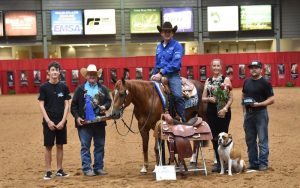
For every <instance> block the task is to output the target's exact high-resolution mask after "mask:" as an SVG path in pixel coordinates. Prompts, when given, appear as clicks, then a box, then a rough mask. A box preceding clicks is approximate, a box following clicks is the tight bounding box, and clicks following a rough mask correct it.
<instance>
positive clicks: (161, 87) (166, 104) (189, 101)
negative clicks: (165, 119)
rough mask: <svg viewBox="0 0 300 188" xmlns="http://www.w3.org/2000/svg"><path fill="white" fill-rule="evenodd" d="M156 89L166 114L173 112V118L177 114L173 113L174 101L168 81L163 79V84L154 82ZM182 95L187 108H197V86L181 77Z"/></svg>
mask: <svg viewBox="0 0 300 188" xmlns="http://www.w3.org/2000/svg"><path fill="white" fill-rule="evenodd" d="M153 84H154V87H155V89H156V91H157V93H158V95H159V98H160V100H161V102H162V106H163V109H164V112H167V111H169V112H171V114H172V115H173V116H175V115H176V113H172V110H173V109H172V106H173V102H174V101H173V100H171V97H170V96H171V91H170V88H169V84H168V79H167V78H166V77H163V78H162V79H161V82H155V81H153ZM181 87H182V95H183V96H184V100H185V108H186V109H187V108H190V107H194V106H197V104H198V93H197V88H196V87H195V85H194V84H193V83H192V82H191V81H190V80H188V79H186V78H183V77H181Z"/></svg>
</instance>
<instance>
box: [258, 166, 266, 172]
mask: <svg viewBox="0 0 300 188" xmlns="http://www.w3.org/2000/svg"><path fill="white" fill-rule="evenodd" d="M258 170H259V171H266V170H268V167H267V166H260V167H259V168H258Z"/></svg>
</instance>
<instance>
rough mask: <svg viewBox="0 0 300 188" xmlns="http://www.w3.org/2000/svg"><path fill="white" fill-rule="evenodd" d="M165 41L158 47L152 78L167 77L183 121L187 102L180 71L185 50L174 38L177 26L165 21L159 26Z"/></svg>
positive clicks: (158, 79) (157, 79)
mask: <svg viewBox="0 0 300 188" xmlns="http://www.w3.org/2000/svg"><path fill="white" fill-rule="evenodd" d="M157 29H158V31H159V32H160V34H161V36H162V38H163V41H161V42H160V43H159V44H158V45H157V48H156V64H155V67H154V71H153V73H154V75H153V76H152V78H151V79H152V80H154V81H160V80H161V78H162V77H163V76H164V77H167V79H168V82H169V87H170V90H171V92H172V95H173V96H174V99H175V107H176V112H177V113H178V115H179V116H180V118H181V120H182V121H183V122H185V121H186V119H185V102H184V98H183V96H182V87H181V79H180V75H179V71H180V69H181V62H182V56H183V53H184V50H183V48H182V46H181V44H180V43H179V42H178V41H176V40H174V39H173V36H174V33H175V32H176V30H177V26H175V27H173V26H172V24H171V23H170V22H164V23H163V25H162V27H160V26H157Z"/></svg>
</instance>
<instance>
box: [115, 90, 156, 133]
mask: <svg viewBox="0 0 300 188" xmlns="http://www.w3.org/2000/svg"><path fill="white" fill-rule="evenodd" d="M154 92H155V88H154V87H153V92H152V104H151V108H150V111H149V113H148V116H147V119H146V121H145V122H144V125H143V126H142V128H141V129H139V131H133V130H132V129H131V127H132V122H133V115H134V109H135V106H134V108H133V111H132V115H131V121H130V126H128V125H127V123H126V122H125V120H124V119H123V111H124V109H125V102H126V96H127V95H126V96H125V98H124V101H123V105H122V107H121V109H120V110H121V120H122V122H123V124H124V126H126V127H127V129H128V131H127V132H126V133H125V134H121V133H120V131H119V130H118V124H117V121H116V120H114V123H113V124H115V125H116V129H117V132H118V134H119V135H121V136H126V135H127V134H128V133H129V131H130V132H132V133H133V134H138V133H139V132H142V131H144V129H145V127H146V125H147V122H148V120H149V118H150V115H151V114H152V111H153V108H154Z"/></svg>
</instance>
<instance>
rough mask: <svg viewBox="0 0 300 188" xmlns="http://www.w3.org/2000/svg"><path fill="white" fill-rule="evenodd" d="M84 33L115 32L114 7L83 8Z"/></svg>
mask: <svg viewBox="0 0 300 188" xmlns="http://www.w3.org/2000/svg"><path fill="white" fill-rule="evenodd" d="M84 29H85V34H86V35H97V34H116V18H115V9H96V10H84Z"/></svg>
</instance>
